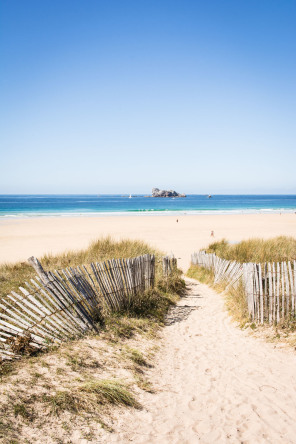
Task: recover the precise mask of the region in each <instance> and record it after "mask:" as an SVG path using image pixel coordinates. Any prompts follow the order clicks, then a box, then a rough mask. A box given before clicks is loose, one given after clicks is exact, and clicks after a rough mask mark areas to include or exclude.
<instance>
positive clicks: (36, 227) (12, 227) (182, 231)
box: [0, 213, 296, 270]
mask: <svg viewBox="0 0 296 444" xmlns="http://www.w3.org/2000/svg"><path fill="white" fill-rule="evenodd" d="M153 216H154V217H150V215H147V214H145V215H141V217H138V215H125V216H113V215H112V216H109V217H89V216H88V217H87V216H84V217H39V218H33V217H32V218H24V219H21V218H19V219H18V218H14V219H9V220H8V219H5V220H3V219H2V220H0V263H13V262H17V261H26V260H27V258H28V257H30V256H32V255H34V256H36V257H39V258H40V257H42V256H43V255H44V254H58V253H62V252H64V251H67V250H77V249H82V248H86V247H87V246H88V245H89V243H90V242H92V241H94V240H95V239H98V238H100V237H106V236H110V237H111V238H113V239H114V240H122V239H132V240H136V239H137V240H142V241H144V242H147V243H148V244H150V245H151V246H152V247H155V248H158V249H159V250H161V251H163V252H164V253H166V254H171V253H174V255H175V257H177V258H178V264H179V266H180V267H181V268H182V269H183V270H186V269H187V268H188V267H189V264H190V257H191V254H192V253H193V252H194V251H196V250H199V249H201V248H205V247H207V245H209V244H210V243H212V242H215V241H219V240H221V239H223V238H225V239H227V240H228V241H230V242H239V241H241V240H243V239H249V238H254V237H260V238H264V239H267V238H271V237H275V236H280V235H285V236H293V237H296V215H295V214H294V213H282V214H281V215H280V214H279V213H276V214H274V213H273V214H228V215H221V214H219V215H218V214H215V215H213V214H211V215H189V214H186V215H177V214H175V215H174V216H172V215H163V214H162V215H161V216H159V215H153ZM177 220H178V222H177ZM211 231H214V237H213V236H211Z"/></svg>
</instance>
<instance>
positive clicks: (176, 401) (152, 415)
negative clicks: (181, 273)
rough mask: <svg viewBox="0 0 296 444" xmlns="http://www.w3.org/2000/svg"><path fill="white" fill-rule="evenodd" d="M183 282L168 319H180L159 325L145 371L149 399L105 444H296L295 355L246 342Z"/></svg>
mask: <svg viewBox="0 0 296 444" xmlns="http://www.w3.org/2000/svg"><path fill="white" fill-rule="evenodd" d="M188 282H190V283H191V284H190V285H191V290H190V292H189V294H188V295H187V297H185V298H183V299H182V301H181V302H180V304H179V305H178V307H177V308H176V309H175V310H176V312H175V315H174V316H175V317H176V316H177V315H180V317H181V318H182V317H183V320H181V321H180V322H175V323H173V324H172V325H169V326H167V327H165V329H164V333H163V340H162V345H161V350H160V352H159V357H158V362H157V364H156V366H155V367H154V368H153V369H151V370H150V374H149V376H150V378H151V380H152V381H154V382H155V384H154V385H155V387H156V388H157V393H156V394H149V393H144V394H143V395H142V399H141V402H142V404H143V405H144V406H145V408H144V409H143V410H142V411H137V412H135V411H129V412H126V413H124V415H123V416H121V417H120V419H119V423H118V424H117V425H115V428H116V432H115V433H114V434H112V435H111V436H110V435H109V437H108V438H106V442H110V443H120V444H124V443H130V442H134V443H137V444H143V443H145V444H148V443H149V444H177V443H178V444H189V443H190V444H195V443H209V444H213V443H219V444H221V443H239V444H241V443H251V444H260V443H272V444H288V443H296V354H295V352H294V351H293V350H290V351H289V350H280V349H277V348H274V345H273V344H268V343H264V342H261V341H260V340H259V339H256V338H253V337H250V336H248V334H247V333H246V332H244V331H241V330H240V329H239V328H236V327H235V326H234V325H233V324H232V322H231V321H230V319H229V317H228V315H227V313H226V312H225V309H224V307H223V299H222V297H221V295H218V294H217V293H216V292H215V291H213V290H212V289H210V288H208V287H207V286H205V285H203V284H199V283H197V282H196V281H193V280H190V281H188ZM187 311H188V312H190V311H191V312H190V314H189V315H188V316H187V318H186V316H185V318H184V316H183V315H184V312H185V314H186V312H187ZM187 314H188V313H187Z"/></svg>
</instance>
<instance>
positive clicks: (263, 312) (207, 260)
mask: <svg viewBox="0 0 296 444" xmlns="http://www.w3.org/2000/svg"><path fill="white" fill-rule="evenodd" d="M191 263H192V264H193V265H198V266H200V267H204V268H206V269H208V270H211V271H212V272H213V274H214V284H218V283H220V282H223V283H224V284H226V289H228V288H229V287H236V286H237V285H239V284H240V283H241V284H242V285H243V287H244V290H245V294H246V301H247V305H248V312H249V315H250V318H251V319H252V320H253V321H255V322H258V323H261V324H263V323H264V322H268V323H269V324H272V323H279V322H280V320H281V319H286V318H288V319H289V318H291V317H295V316H296V261H293V263H291V262H290V261H288V262H281V263H264V264H253V263H244V264H240V263H237V262H235V261H227V260H225V259H221V258H219V257H218V256H216V255H215V254H212V253H211V254H207V253H206V252H205V251H199V252H197V253H193V254H192V256H191ZM164 264H165V262H164ZM164 272H166V265H164Z"/></svg>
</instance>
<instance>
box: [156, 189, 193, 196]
mask: <svg viewBox="0 0 296 444" xmlns="http://www.w3.org/2000/svg"><path fill="white" fill-rule="evenodd" d="M152 197H186V194H180V193H177V191H173V190H160V189H159V188H152Z"/></svg>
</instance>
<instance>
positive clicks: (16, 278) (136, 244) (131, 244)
mask: <svg viewBox="0 0 296 444" xmlns="http://www.w3.org/2000/svg"><path fill="white" fill-rule="evenodd" d="M148 253H150V254H155V255H156V259H159V258H160V257H161V255H162V253H161V252H160V251H157V250H155V249H153V248H151V247H149V245H147V244H146V243H144V242H141V241H129V240H123V241H120V242H114V241H112V239H111V238H110V237H107V238H104V239H99V240H97V241H95V242H92V243H91V244H90V245H89V247H88V248H86V249H84V250H77V251H66V252H64V253H61V254H57V255H45V256H43V257H41V258H38V259H39V260H40V262H41V264H42V266H43V267H44V269H45V270H46V271H47V270H54V269H56V268H66V267H69V266H72V267H74V266H77V265H82V264H89V263H91V262H102V261H105V260H107V259H118V258H129V257H136V256H140V255H142V254H148ZM35 275H36V273H35V271H34V269H33V268H32V267H31V266H30V265H29V264H28V263H27V262H17V263H15V264H3V265H0V298H1V297H3V296H4V295H6V294H8V293H10V291H11V290H17V289H18V287H19V286H20V285H22V284H23V283H24V282H26V281H28V280H29V279H31V278H34V277H35Z"/></svg>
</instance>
